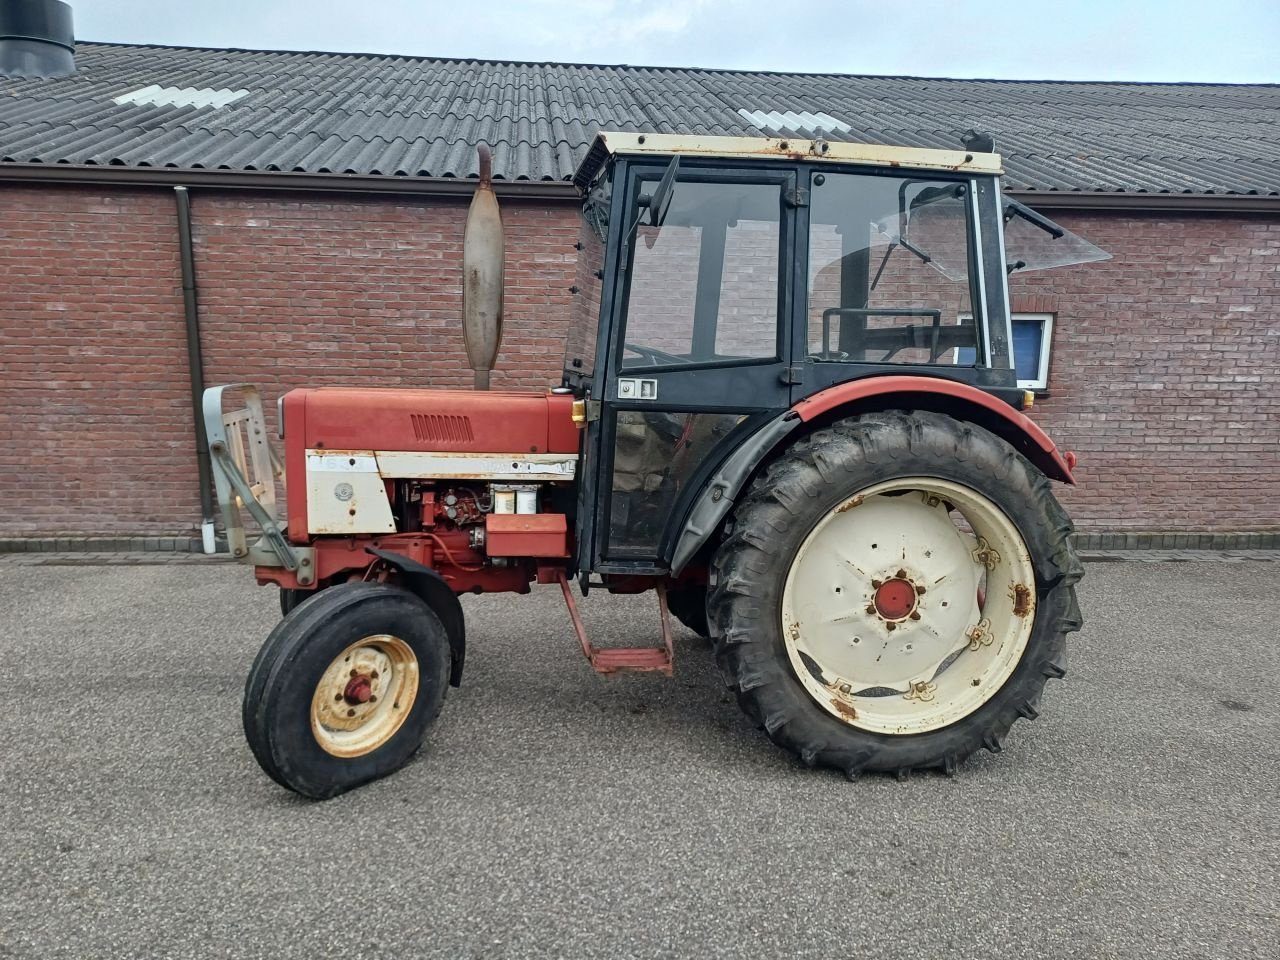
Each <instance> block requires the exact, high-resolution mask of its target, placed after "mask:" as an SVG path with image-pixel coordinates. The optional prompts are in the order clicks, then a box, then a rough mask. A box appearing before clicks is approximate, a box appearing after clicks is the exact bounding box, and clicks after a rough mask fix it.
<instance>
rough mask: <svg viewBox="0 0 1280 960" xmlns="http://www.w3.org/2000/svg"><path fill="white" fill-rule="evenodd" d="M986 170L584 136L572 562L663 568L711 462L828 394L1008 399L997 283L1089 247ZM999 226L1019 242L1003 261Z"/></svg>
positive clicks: (800, 145) (851, 150) (857, 154)
mask: <svg viewBox="0 0 1280 960" xmlns="http://www.w3.org/2000/svg"><path fill="white" fill-rule="evenodd" d="M1000 173H1001V161H1000V158H999V156H997V155H995V154H993V153H978V152H966V151H948V150H924V149H914V148H905V147H884V146H876V145H866V144H848V143H828V142H825V141H821V140H818V141H801V140H790V141H785V140H772V139H759V140H756V139H745V138H717V137H698V138H692V137H683V136H665V135H654V134H620V133H606V134H601V135H600V136H599V137H598V138H597V139H596V141H595V143H594V144H593V146H592V148H591V150H590V152H589V153H588V155H587V157H586V158H585V160H584V161H583V163H582V164H581V166H580V167H579V169H578V171H577V174H576V177H575V182H576V183H577V185H578V187H579V188H580V190H582V191H583V194H584V196H585V202H584V204H583V217H584V221H585V229H584V231H583V239H582V246H583V252H582V254H581V257H582V263H583V267H582V268H580V270H579V278H580V281H581V282H580V284H579V289H578V299H577V303H576V308H575V313H574V317H573V325H572V328H571V330H570V332H569V336H568V338H567V354H566V360H565V368H564V382H565V384H566V385H567V386H569V387H571V388H573V389H574V390H575V392H577V393H579V394H580V395H582V396H584V397H585V398H587V400H588V402H587V408H588V411H589V416H588V421H589V424H588V432H587V438H586V445H585V448H584V452H585V460H586V462H585V464H584V467H585V469H584V473H583V476H582V477H581V481H582V488H581V494H582V496H581V498H580V510H579V517H578V524H579V531H578V533H579V538H578V542H579V548H580V550H581V551H583V556H582V558H581V562H582V563H583V566H585V567H588V568H590V569H595V570H601V571H611V572H616V573H623V572H651V571H657V570H666V569H669V568H670V567H671V565H672V561H673V560H674V559H676V558H675V556H674V554H675V553H676V552H677V547H678V541H679V539H680V537H681V534H682V533H683V532H684V528H683V526H682V518H684V517H686V516H687V515H688V513H689V511H690V509H691V508H692V507H693V506H694V501H695V499H696V497H697V495H698V493H699V492H701V491H705V489H706V487H707V483H706V481H707V479H708V478H709V477H710V475H711V473H713V472H714V471H715V469H716V468H717V466H719V465H721V464H723V463H724V461H725V460H726V458H727V457H728V456H729V455H730V454H731V452H732V451H734V450H736V449H737V448H738V447H740V446H741V445H743V444H744V443H747V442H749V440H750V438H752V437H754V436H756V435H758V434H759V432H760V431H761V430H762V429H764V428H765V427H766V426H767V425H768V424H770V423H771V422H772V421H774V420H775V419H777V418H778V417H779V416H780V415H782V414H784V413H785V412H786V411H788V410H790V409H791V408H792V407H793V406H795V405H796V404H798V403H801V402H802V401H805V400H806V399H808V398H812V397H815V396H818V395H822V394H824V393H825V392H826V391H829V390H831V389H832V388H836V387H840V386H842V385H848V384H851V383H854V382H856V381H862V380H870V379H871V378H883V377H885V376H893V377H904V376H906V377H915V378H928V379H929V380H930V381H934V382H938V381H945V382H947V383H950V384H957V385H963V386H965V387H969V388H973V389H974V390H976V391H980V392H981V393H983V394H985V395H987V396H988V397H991V398H995V399H997V400H998V401H1000V402H1002V403H1004V404H1006V405H1008V406H1010V407H1012V408H1015V409H1020V408H1021V407H1022V406H1024V404H1025V403H1026V402H1027V400H1026V394H1025V391H1023V390H1022V389H1020V388H1019V387H1018V385H1017V379H1016V375H1015V373H1014V369H1013V362H1012V343H1013V337H1012V329H1011V324H1010V315H1009V296H1008V286H1007V282H1006V278H1007V276H1008V274H1009V273H1010V272H1011V270H1013V269H1032V268H1034V267H1035V266H1039V265H1053V264H1054V263H1055V262H1081V261H1083V260H1087V259H1099V258H1102V257H1105V256H1106V255H1105V254H1103V253H1102V252H1101V251H1100V250H1098V249H1097V248H1096V247H1093V246H1092V245H1091V244H1088V243H1087V241H1083V240H1081V239H1080V238H1078V237H1074V236H1073V235H1070V234H1068V233H1067V231H1065V230H1064V229H1062V228H1061V227H1059V226H1058V225H1057V224H1054V223H1052V222H1051V221H1049V220H1047V219H1046V218H1044V217H1041V216H1039V215H1038V214H1035V213H1034V212H1033V211H1030V210H1028V208H1026V207H1024V206H1022V205H1021V204H1018V203H1016V202H1014V201H1011V200H1008V199H1005V198H1004V197H1002V195H1001V190H1000V181H999V175H1000ZM1014 219H1016V220H1017V227H1016V231H1017V235H1018V236H1019V237H1021V238H1023V242H1024V243H1026V244H1027V246H1028V247H1029V248H1032V249H1030V250H1029V251H1028V252H1027V254H1026V255H1025V256H1017V257H1015V258H1014V259H1013V260H1010V259H1009V258H1007V257H1006V252H1005V247H1004V243H1003V240H1002V237H1003V234H1004V228H1005V224H1006V222H1010V221H1012V220H1014ZM1055 258H1056V261H1055ZM588 550H589V551H590V553H589V555H587V551H588ZM685 559H687V558H685Z"/></svg>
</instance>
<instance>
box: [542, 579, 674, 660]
mask: <svg viewBox="0 0 1280 960" xmlns="http://www.w3.org/2000/svg"><path fill="white" fill-rule="evenodd" d="M556 579H557V580H558V581H559V583H560V590H561V592H562V593H563V594H564V602H565V606H567V607H568V608H569V617H570V619H572V620H573V631H574V633H576V634H577V635H578V643H580V644H581V645H582V652H583V653H584V654H585V655H586V658H587V660H589V661H590V663H591V667H592V669H594V670H595V671H596V672H597V673H603V674H604V675H605V676H610V675H612V674H615V673H622V672H623V671H631V672H633V673H637V672H651V671H657V672H658V673H664V674H666V675H667V676H668V677H669V676H671V675H672V662H673V660H674V659H675V653H674V650H673V648H672V645H671V614H670V612H669V611H668V610H667V588H666V585H665V584H663V583H661V582H659V584H658V613H659V616H660V617H661V619H662V646H660V647H603V648H602V647H596V646H593V645H592V643H591V641H590V640H588V639H587V630H586V627H584V626H583V624H582V616H581V614H579V613H578V604H577V603H576V602H575V601H574V599H573V592H572V591H571V590H570V589H569V578H568V577H566V576H565V573H564V571H563V570H558V571H556Z"/></svg>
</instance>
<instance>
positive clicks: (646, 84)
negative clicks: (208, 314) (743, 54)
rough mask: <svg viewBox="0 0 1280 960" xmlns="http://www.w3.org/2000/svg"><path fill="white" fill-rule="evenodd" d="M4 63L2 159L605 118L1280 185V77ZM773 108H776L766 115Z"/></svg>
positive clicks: (1263, 188)
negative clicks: (62, 67) (57, 68)
mask: <svg viewBox="0 0 1280 960" xmlns="http://www.w3.org/2000/svg"><path fill="white" fill-rule="evenodd" d="M77 62H78V65H79V72H78V73H77V74H75V75H74V76H71V77H65V78H59V79H49V80H34V79H32V80H26V79H24V80H0V159H2V160H3V161H4V162H16V163H29V162H43V163H99V164H124V165H136V166H144V165H152V166H172V167H177V168H188V167H189V168H197V167H203V168H214V169H219V168H220V169H229V170H251V169H256V170H282V171H295V170H296V171H303V172H323V171H328V170H336V171H350V172H353V173H361V174H370V175H382V176H400V177H404V176H412V177H467V176H474V175H475V174H476V172H477V171H476V161H475V149H474V145H475V143H476V142H477V141H479V140H486V141H489V142H491V143H492V145H493V147H494V160H495V174H496V175H497V176H499V177H503V178H506V179H524V180H552V181H567V180H569V179H570V177H571V175H572V172H573V169H574V167H575V166H576V163H577V161H578V159H579V158H580V157H581V156H582V155H583V153H585V151H586V148H587V146H588V145H589V144H590V142H591V140H592V138H593V137H594V135H595V133H596V131H598V130H600V129H609V128H613V129H620V130H634V131H643V130H653V131H655V132H699V133H708V134H715V135H724V136H735V135H736V136H743V135H746V136H758V135H759V134H760V133H761V131H762V130H763V131H764V132H766V133H772V134H775V135H778V136H794V135H797V134H821V135H822V136H825V137H826V138H827V139H830V140H851V141H866V142H872V143H898V144H902V145H905V146H920V147H948V148H950V147H954V146H956V144H957V142H958V136H959V133H960V131H962V130H964V129H966V128H969V127H973V128H975V129H979V130H987V131H990V132H992V133H993V134H994V135H995V138H996V145H997V149H998V150H1000V152H1001V153H1002V154H1003V155H1004V157H1005V166H1006V170H1007V185H1008V186H1009V187H1011V188H1013V189H1019V188H1021V189H1037V190H1056V191H1116V190H1121V191H1141V192H1151V193H1157V192H1172V193H1223V192H1229V193H1243V194H1248V193H1253V194H1267V195H1280V165H1278V163H1277V160H1276V159H1275V157H1276V155H1277V150H1276V147H1277V140H1280V87H1277V86H1272V85H1253V86H1229V85H1220V86H1214V85H1203V84H1201V85H1181V84H1106V83H1060V82H1056V83H1050V82H1035V81H993V80H945V79H930V78H919V77H882V76H854V75H848V76H844V75H834V74H785V73H751V72H743V71H737V72H735V71H725V70H693V69H676V68H654V67H609V66H595V65H589V64H554V63H541V64H539V63H509V62H497V61H467V60H433V59H427V58H413V57H394V56H372V55H356V54H332V53H290V52H272V51H246V50H206V49H198V48H181V47H144V46H119V45H110V44H93V43H84V44H80V45H79V46H78V49H77ZM761 123H763V126H761V125H760V124H761Z"/></svg>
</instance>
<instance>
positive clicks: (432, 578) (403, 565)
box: [365, 547, 467, 687]
mask: <svg viewBox="0 0 1280 960" xmlns="http://www.w3.org/2000/svg"><path fill="white" fill-rule="evenodd" d="M365 552H367V553H371V554H373V555H374V556H375V557H377V558H378V559H379V560H384V561H386V562H387V563H389V564H390V565H391V566H393V567H395V568H396V569H397V570H399V571H400V575H401V576H402V577H403V578H404V585H405V587H407V588H408V590H409V591H410V592H411V593H413V594H415V595H416V596H418V597H420V598H421V599H422V602H423V603H425V604H426V605H427V606H428V607H430V608H431V611H432V613H434V614H435V615H436V616H437V617H439V618H440V623H441V624H442V625H443V626H444V631H445V633H446V634H448V637H449V649H450V650H451V651H452V653H453V657H452V658H451V663H450V666H449V686H451V687H457V686H461V685H462V664H463V661H464V660H465V659H466V656H467V630H466V620H465V619H464V617H463V615H462V604H461V603H459V602H458V597H457V595H456V594H455V593H454V592H453V590H452V589H450V587H449V585H448V584H447V583H445V581H444V577H442V576H440V574H439V573H437V572H436V571H435V570H432V569H431V568H430V567H426V566H423V565H422V564H420V563H418V561H416V560H411V559H410V558H408V557H406V556H404V555H402V554H399V553H393V552H391V551H390V550H374V549H373V548H372V547H366V548H365Z"/></svg>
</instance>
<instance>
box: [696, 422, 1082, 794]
mask: <svg viewBox="0 0 1280 960" xmlns="http://www.w3.org/2000/svg"><path fill="white" fill-rule="evenodd" d="M930 458H932V459H934V460H937V461H939V462H952V463H956V464H959V465H960V467H961V468H966V469H968V470H969V472H970V473H971V474H972V473H973V472H974V471H975V470H977V471H980V472H981V474H982V476H983V477H984V478H985V479H986V483H987V485H989V486H990V487H991V488H994V489H1001V488H1003V489H1008V490H1010V491H1011V497H1013V498H1018V499H1020V500H1022V501H1023V502H1025V503H1026V504H1027V505H1028V509H1029V511H1030V515H1032V516H1034V517H1035V518H1036V519H1037V520H1038V522H1036V523H1033V524H1029V525H1028V526H1027V527H1026V528H1020V532H1021V533H1022V535H1023V537H1024V539H1025V540H1026V541H1027V544H1028V547H1029V549H1030V553H1031V557H1032V561H1033V565H1034V567H1035V577H1036V586H1037V617H1036V626H1035V627H1034V628H1033V634H1032V641H1029V643H1028V650H1027V653H1026V655H1024V658H1023V660H1022V662H1020V663H1019V664H1018V666H1017V668H1016V669H1015V670H1014V673H1013V675H1012V676H1011V677H1010V678H1009V680H1008V681H1006V683H1005V684H1004V686H1002V687H1001V688H1000V690H999V691H997V692H996V693H995V694H994V695H993V696H992V698H991V699H990V700H989V701H987V703H985V704H984V705H983V706H982V707H980V708H979V709H978V710H976V711H974V713H973V714H971V715H970V716H969V717H966V718H964V719H963V720H961V721H958V722H956V723H954V724H951V725H950V726H947V727H944V728H941V729H940V730H936V731H929V732H927V733H923V734H916V735H911V736H899V737H889V736H884V735H877V734H872V733H870V732H866V731H858V730H856V729H854V728H851V727H849V726H847V725H845V724H843V723H841V722H840V721H839V720H836V719H835V718H834V717H831V716H830V715H829V714H828V713H827V712H826V711H825V710H823V708H822V707H820V706H819V705H818V704H817V703H816V702H815V701H813V700H812V698H810V697H809V696H808V694H806V693H805V692H804V690H803V687H802V686H801V685H800V683H799V681H797V680H796V679H795V677H794V674H793V673H792V671H791V668H790V664H789V662H787V661H786V659H785V653H784V654H783V655H782V656H779V655H778V651H779V649H780V648H781V640H780V631H781V625H780V623H777V624H775V623H771V622H770V620H771V619H775V618H776V617H777V612H776V611H777V609H778V607H777V606H776V605H773V604H771V603H769V602H767V601H766V599H765V598H766V597H769V596H771V595H772V594H771V591H772V593H776V594H777V597H778V602H779V603H780V598H781V587H780V586H777V582H778V580H779V579H780V574H779V573H778V571H779V569H783V570H785V569H786V567H787V565H788V564H789V562H790V557H788V556H784V555H780V550H781V549H782V543H783V541H784V540H785V538H786V537H787V536H788V535H790V536H791V537H792V538H793V539H795V538H801V539H802V538H803V536H804V535H805V534H807V531H808V529H809V528H811V526H812V524H813V523H814V522H816V519H817V517H816V516H815V510H816V509H817V508H818V507H819V506H820V505H821V502H822V501H823V500H824V499H829V498H830V496H831V491H832V489H833V488H839V487H842V488H844V489H851V490H856V489H861V488H865V486H867V485H869V484H868V481H867V478H868V476H879V477H882V478H888V477H892V476H895V475H896V476H905V475H910V474H911V473H912V471H914V470H919V469H920V466H919V464H921V463H927V462H929V460H930ZM872 482H874V481H872ZM821 515H822V514H821V513H819V514H817V516H821ZM801 526H804V530H803V531H800V530H799V528H800V527H801ZM1072 531H1073V526H1072V524H1071V520H1070V519H1069V517H1068V516H1067V514H1066V511H1065V510H1063V509H1062V507H1061V506H1060V505H1059V504H1058V502H1057V500H1056V499H1055V497H1054V496H1053V492H1052V489H1051V487H1050V481H1049V480H1048V478H1046V477H1045V476H1044V474H1042V473H1041V472H1040V471H1039V470H1037V469H1036V468H1035V467H1034V466H1033V465H1032V464H1031V463H1029V462H1028V461H1027V460H1026V459H1025V458H1024V457H1023V456H1022V455H1021V454H1019V453H1018V452H1017V451H1016V450H1015V449H1014V448H1013V447H1012V446H1010V445H1009V444H1008V443H1006V442H1005V441H1004V440H1002V439H1000V438H998V437H996V436H994V435H993V434H991V433H989V432H987V431H986V430H984V429H982V428H981V427H979V426H976V425H973V424H969V423H966V422H963V421H959V420H955V419H953V418H950V417H946V416H943V415H940V414H936V413H931V412H925V411H914V412H910V411H886V412H881V413H872V414H866V415H863V416H860V417H853V418H849V419H845V420H840V421H837V422H835V423H833V424H831V425H829V426H826V427H823V428H821V429H818V430H816V431H814V432H813V433H811V434H809V435H807V436H806V437H804V438H802V439H800V440H798V441H796V442H795V443H793V444H792V445H791V446H790V447H789V448H787V449H786V450H785V451H784V452H783V453H782V454H781V455H780V456H779V457H778V458H776V459H775V460H774V461H773V462H771V463H770V464H768V465H767V466H766V467H765V468H764V469H763V470H762V471H761V472H760V473H759V474H758V476H757V478H756V480H755V481H754V483H753V484H752V485H751V486H750V487H749V488H748V490H747V491H746V492H745V494H744V495H743V496H742V498H741V499H740V500H739V502H738V503H737V504H736V505H735V508H734V510H733V511H732V512H731V517H730V520H729V522H728V524H727V527H726V535H725V537H724V539H723V540H722V542H721V543H720V544H719V547H718V549H717V550H716V552H715V555H714V557H713V560H712V567H711V577H710V590H709V594H708V602H707V606H708V613H709V621H710V628H711V634H712V643H713V647H714V651H715V660H716V664H717V666H718V667H719V669H720V671H721V673H722V675H723V677H724V679H725V682H726V684H727V686H728V687H729V688H730V689H731V690H733V691H734V692H735V693H736V695H737V699H738V702H739V704H740V706H741V707H742V709H743V711H744V712H745V713H746V714H747V716H748V717H750V718H751V719H752V720H754V721H755V722H756V723H758V724H759V725H760V726H761V727H762V728H763V729H764V730H765V732H766V734H767V735H768V736H769V738H770V739H771V740H772V741H773V742H774V743H776V744H778V745H779V746H781V747H783V748H785V749H787V750H789V751H791V752H793V753H795V754H797V755H798V756H799V757H800V759H801V761H802V762H804V763H805V764H810V763H816V764H817V765H821V766H827V767H833V768H835V769H838V770H841V771H842V772H844V773H845V775H846V776H848V777H849V778H850V779H853V778H855V777H856V776H858V775H859V774H861V773H863V772H864V771H865V772H870V771H878V772H884V773H891V774H894V775H896V776H898V777H899V778H900V779H901V778H903V777H906V776H909V775H910V772H911V771H912V770H923V769H935V768H936V769H939V770H941V771H942V772H944V773H946V774H947V775H954V774H955V772H956V770H957V769H958V768H959V767H960V765H961V764H962V763H963V762H964V761H965V760H966V759H967V758H968V757H970V756H971V755H972V754H973V753H974V752H976V751H977V750H980V749H982V748H984V747H985V748H986V749H988V750H990V751H992V752H999V750H1000V749H1001V748H1002V745H1003V741H1004V739H1005V737H1006V736H1007V735H1008V733H1009V730H1010V728H1011V727H1012V726H1013V724H1014V722H1015V721H1016V720H1018V719H1019V718H1027V719H1033V718H1035V717H1036V716H1038V714H1039V704H1040V696H1041V692H1042V691H1043V688H1044V685H1045V683H1046V681H1047V680H1049V679H1056V678H1060V677H1062V676H1064V675H1065V673H1066V668H1065V664H1066V635H1067V634H1068V633H1070V632H1072V631H1075V630H1079V629H1080V626H1081V624H1082V622H1083V621H1082V618H1081V616H1080V608H1079V605H1078V604H1077V602H1076V592H1075V584H1076V583H1077V582H1078V581H1079V580H1080V578H1081V577H1082V576H1083V573H1084V568H1083V566H1082V565H1081V563H1080V561H1079V559H1078V558H1077V556H1076V554H1075V551H1074V548H1073V547H1072V544H1071V539H1070V537H1071V533H1072ZM925 741H927V743H926V742H925Z"/></svg>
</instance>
